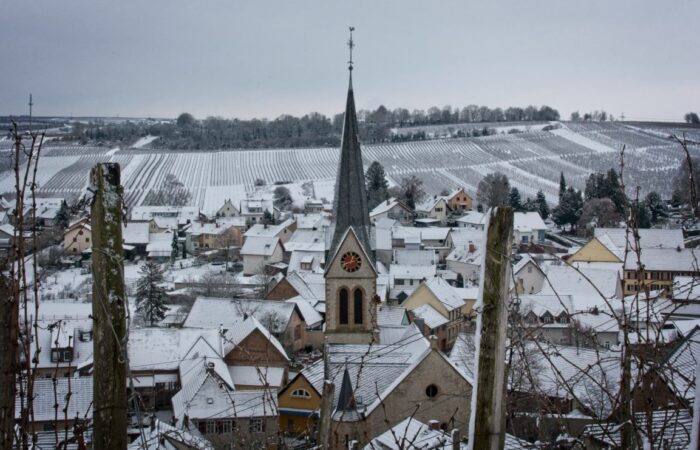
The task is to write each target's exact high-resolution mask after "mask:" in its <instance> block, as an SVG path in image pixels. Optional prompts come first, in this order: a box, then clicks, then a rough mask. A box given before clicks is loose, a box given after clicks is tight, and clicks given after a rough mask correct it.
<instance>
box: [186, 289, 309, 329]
mask: <svg viewBox="0 0 700 450" xmlns="http://www.w3.org/2000/svg"><path fill="white" fill-rule="evenodd" d="M296 309H297V306H296V305H295V304H294V303H287V302H284V301H277V300H250V299H234V300H231V299H225V298H211V297H197V299H196V300H195V302H194V304H193V305H192V309H191V310H190V313H189V315H188V316H187V319H186V320H185V325H184V326H185V327H188V328H218V327H219V326H222V327H223V328H228V329H231V328H232V327H234V326H236V324H238V323H239V322H242V321H243V320H244V319H245V316H253V317H255V318H256V319H258V321H260V323H262V324H263V325H264V326H265V328H268V329H269V330H270V331H271V332H272V333H275V334H279V333H282V332H284V330H286V329H287V326H288V324H289V321H290V320H291V318H292V314H293V313H294V311H295V310H296ZM270 325H271V327H270Z"/></svg>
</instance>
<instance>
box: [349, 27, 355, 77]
mask: <svg viewBox="0 0 700 450" xmlns="http://www.w3.org/2000/svg"><path fill="white" fill-rule="evenodd" d="M349 30H350V39H349V40H348V48H349V49H350V60H349V61H348V70H349V71H350V73H351V75H352V65H353V62H352V49H353V48H354V47H355V41H353V40H352V32H353V31H355V27H349Z"/></svg>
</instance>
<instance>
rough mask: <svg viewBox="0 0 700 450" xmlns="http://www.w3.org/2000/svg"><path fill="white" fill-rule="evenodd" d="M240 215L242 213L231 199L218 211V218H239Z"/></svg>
mask: <svg viewBox="0 0 700 450" xmlns="http://www.w3.org/2000/svg"><path fill="white" fill-rule="evenodd" d="M240 214H241V211H240V210H239V209H238V208H236V206H235V205H234V204H233V202H232V201H231V199H230V198H229V199H227V200H226V201H225V202H224V204H223V205H222V206H221V208H219V209H218V210H217V211H216V217H217V218H219V217H220V218H226V217H238V216H239V215H240Z"/></svg>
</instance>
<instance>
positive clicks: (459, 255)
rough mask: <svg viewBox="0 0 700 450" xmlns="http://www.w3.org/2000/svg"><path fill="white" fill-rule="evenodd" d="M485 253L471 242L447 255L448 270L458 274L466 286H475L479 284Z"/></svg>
mask: <svg viewBox="0 0 700 450" xmlns="http://www.w3.org/2000/svg"><path fill="white" fill-rule="evenodd" d="M483 259H484V258H483V253H482V251H481V249H480V248H479V247H477V244H476V243H474V242H472V241H469V242H468V243H467V245H465V246H459V247H457V246H456V247H455V248H454V250H452V252H450V254H449V255H447V258H446V261H447V268H448V269H449V270H451V271H453V272H455V273H456V274H458V279H461V281H462V283H464V284H471V285H475V284H477V283H478V282H479V276H480V274H481V262H482V260H483Z"/></svg>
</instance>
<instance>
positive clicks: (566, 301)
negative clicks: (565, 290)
mask: <svg viewBox="0 0 700 450" xmlns="http://www.w3.org/2000/svg"><path fill="white" fill-rule="evenodd" d="M530 311H532V312H534V313H535V314H537V316H538V317H541V316H542V315H543V314H544V313H545V312H549V313H550V314H552V315H553V316H554V317H557V316H559V314H561V313H562V312H564V313H566V314H569V315H570V314H573V312H574V302H573V298H572V297H571V296H570V295H559V296H557V295H538V294H534V295H521V296H520V314H522V315H525V314H527V313H529V312H530ZM567 326H568V325H567Z"/></svg>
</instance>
